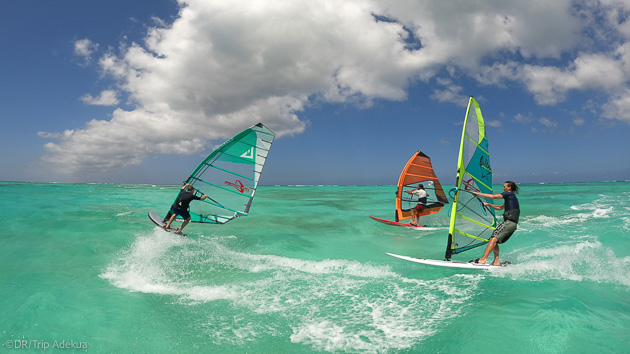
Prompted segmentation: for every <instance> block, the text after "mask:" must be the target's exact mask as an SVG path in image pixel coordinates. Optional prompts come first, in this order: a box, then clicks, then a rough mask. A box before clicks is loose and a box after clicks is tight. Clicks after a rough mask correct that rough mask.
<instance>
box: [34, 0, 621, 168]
mask: <svg viewBox="0 0 630 354" xmlns="http://www.w3.org/2000/svg"><path fill="white" fill-rule="evenodd" d="M178 3H179V5H180V12H179V14H178V17H177V18H176V19H175V20H174V22H173V23H168V24H167V23H166V22H164V21H162V20H160V19H153V20H152V23H153V24H155V25H156V26H157V27H153V28H151V29H150V30H149V31H148V33H147V35H146V37H145V41H144V43H131V44H128V43H123V44H121V46H120V48H119V52H118V53H115V52H114V51H110V52H108V53H106V54H104V55H103V56H102V57H101V58H100V59H99V61H98V63H99V67H100V69H101V70H102V71H103V73H104V74H105V75H106V76H109V77H111V78H113V79H115V80H116V81H117V82H118V87H117V91H118V92H120V93H123V94H124V95H125V97H129V101H128V102H127V103H129V104H131V105H133V107H134V108H133V109H131V110H127V111H125V110H122V109H120V108H117V109H116V110H115V111H114V112H113V113H112V116H111V119H110V120H92V121H90V122H89V123H87V125H86V126H85V127H84V128H82V129H74V130H69V131H68V132H70V133H64V134H63V135H62V137H61V138H60V139H59V141H57V142H55V143H48V144H46V149H47V151H48V152H49V155H48V156H47V159H48V160H49V161H51V162H54V163H55V164H56V165H58V166H60V167H62V168H64V169H65V170H67V171H70V172H72V171H77V170H82V169H88V170H98V169H109V168H116V167H120V166H126V165H130V164H138V163H140V162H141V161H142V159H144V158H145V157H146V156H149V155H152V154H161V153H173V152H177V153H195V152H199V151H201V150H203V149H206V148H208V147H209V146H210V145H211V144H212V141H213V140H223V139H225V138H228V137H229V136H231V135H233V134H234V133H236V132H238V131H240V130H241V129H243V128H245V127H247V126H249V125H252V124H255V123H257V122H259V121H261V122H263V123H264V124H265V125H267V126H268V127H270V128H271V129H272V130H274V131H275V132H276V133H277V135H278V137H282V136H286V135H293V134H298V133H301V132H302V131H304V129H305V127H306V123H305V122H304V121H301V120H300V119H299V116H298V114H299V113H300V112H302V111H303V110H304V109H305V108H306V107H308V105H309V104H311V103H312V101H313V100H322V101H327V102H346V101H351V102H354V103H358V104H361V105H368V106H369V104H370V102H371V101H372V100H373V99H375V98H382V99H388V100H404V99H406V98H407V96H406V89H407V87H408V85H409V84H410V83H412V82H414V81H417V80H422V81H424V82H433V79H435V76H436V75H444V74H447V75H448V76H450V77H451V78H452V79H450V80H456V79H457V78H458V77H463V76H468V77H470V78H473V79H476V80H478V82H479V83H481V84H486V85H499V86H500V85H504V84H505V83H506V82H507V81H516V82H521V83H523V84H524V85H525V87H526V88H527V89H528V90H529V91H530V92H531V93H532V94H533V95H534V97H535V98H536V100H537V102H538V103H539V104H555V103H557V102H561V101H562V100H564V99H565V98H566V97H567V95H568V94H569V93H570V92H571V91H572V90H588V89H600V90H604V91H607V92H620V90H619V89H620V88H623V87H625V86H627V84H628V77H629V76H630V65H629V64H628V63H630V49H628V46H629V45H628V44H625V41H626V40H627V38H628V33H630V30H628V28H630V25H628V23H627V22H628V21H624V16H621V15H620V14H623V13H625V12H624V11H627V10H628V9H630V8H629V7H628V5H626V4H625V3H621V2H616V1H612V0H610V1H601V2H586V3H580V4H579V5H580V8H578V7H573V6H575V2H574V1H571V0H556V1H542V0H537V1H528V2H497V1H491V0H487V1H477V2H476V3H475V5H474V6H461V3H459V2H452V1H422V2H420V1H403V0H399V1H395V0H347V1H337V0H320V1H310V0H293V1H260V0H258V1H257V0H240V1H229V0H178ZM597 10H599V11H597ZM615 11H616V12H615ZM593 13H595V14H597V13H603V14H605V16H604V19H605V20H602V18H599V17H596V16H594V15H591V14H593ZM598 26H599V27H598ZM591 33H594V34H592V35H591ZM603 33H609V34H610V33H612V34H614V35H615V36H617V39H618V41H617V45H616V46H611V47H610V48H607V47H606V48H603V49H599V50H598V49H597V48H601V47H602V46H601V45H600V46H596V45H595V44H600V43H601V42H600V41H599V37H598V36H601V35H602V34H603ZM624 36H625V37H624ZM414 38H415V39H416V40H417V43H409V41H410V40H412V39H414ZM624 38H625V40H624ZM97 48H98V45H97V44H95V43H92V42H91V41H90V40H88V39H84V40H80V41H77V42H75V53H76V54H77V55H80V56H82V57H85V58H89V57H91V55H93V53H94V52H95V50H96V49H97ZM519 58H520V59H519ZM523 58H524V59H525V61H526V62H527V64H526V65H524V64H523V63H521V62H522V59H523ZM567 58H568V60H567ZM519 60H520V62H519ZM551 63H556V64H554V65H552V64H551ZM566 63H568V64H566ZM440 82H441V86H444V88H441V89H434V94H433V96H432V97H433V98H434V99H436V100H439V101H442V102H456V103H457V104H460V105H462V104H465V103H466V102H467V95H463V94H462V93H461V92H462V91H463V90H464V89H463V87H462V85H460V84H459V83H455V82H454V81H448V80H447V81H440ZM83 99H84V101H86V102H87V103H97V102H98V103H99V104H114V103H113V102H115V100H116V96H115V95H113V91H112V92H110V93H107V94H104V93H101V95H100V96H99V97H97V98H93V97H91V96H89V95H86V96H84V98H83ZM627 101H630V99H628V98H627V96H625V95H619V94H616V93H615V95H614V97H613V99H612V100H611V102H610V103H609V104H608V105H607V106H606V116H608V117H611V118H617V119H625V120H628V121H630V117H625V115H623V114H624V112H627V111H630V110H627V109H626V110H623V109H625V108H626V106H629V105H630V103H627ZM462 102H463V103H462ZM518 119H519V118H518V117H517V120H518ZM186 126H191V127H194V129H190V130H185V133H182V131H184V130H183V129H182V127H186ZM139 130H140V131H139Z"/></svg>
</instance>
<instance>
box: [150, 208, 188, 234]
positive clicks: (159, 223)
mask: <svg viewBox="0 0 630 354" xmlns="http://www.w3.org/2000/svg"><path fill="white" fill-rule="evenodd" d="M149 219H151V221H153V222H154V223H155V225H157V226H159V227H161V228H162V229H164V231H168V232H171V233H174V234H176V235H182V236H184V237H188V235H186V234H182V233H177V229H173V228H168V229H167V228H166V224H165V223H164V221H162V218H161V217H160V216H159V215H158V214H157V213H156V212H154V211H153V210H151V211H149Z"/></svg>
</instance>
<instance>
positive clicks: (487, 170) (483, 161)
mask: <svg viewBox="0 0 630 354" xmlns="http://www.w3.org/2000/svg"><path fill="white" fill-rule="evenodd" d="M479 167H480V168H481V178H484V179H486V180H488V179H489V178H488V177H492V167H490V159H488V158H486V157H485V156H481V158H480V159H479Z"/></svg>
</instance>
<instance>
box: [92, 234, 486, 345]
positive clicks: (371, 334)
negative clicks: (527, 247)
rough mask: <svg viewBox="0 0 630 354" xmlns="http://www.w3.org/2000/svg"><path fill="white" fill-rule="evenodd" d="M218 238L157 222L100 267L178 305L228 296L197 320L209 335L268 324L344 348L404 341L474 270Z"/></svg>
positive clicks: (455, 297) (447, 306) (409, 341)
mask: <svg viewBox="0 0 630 354" xmlns="http://www.w3.org/2000/svg"><path fill="white" fill-rule="evenodd" d="M224 241H225V240H218V239H217V240H214V239H203V240H194V239H186V238H178V237H173V235H172V234H168V233H166V232H164V231H162V230H161V229H159V228H156V229H155V230H154V231H152V232H151V233H149V234H147V235H139V236H137V238H136V240H135V242H133V243H132V244H131V245H130V247H129V248H128V249H127V250H125V251H123V252H122V253H121V254H120V255H119V257H118V259H116V260H114V261H113V262H112V263H111V264H110V265H109V266H108V267H107V268H106V269H105V270H104V271H103V273H102V274H101V277H102V278H104V279H107V280H108V281H109V282H110V283H111V284H113V285H114V286H117V287H119V288H122V289H127V290H129V291H134V292H145V293H157V294H164V295H171V296H173V301H174V303H175V304H178V303H179V304H181V305H182V306H198V305H200V304H203V303H208V302H214V301H218V300H226V301H229V303H230V304H231V306H229V308H230V309H231V310H230V311H235V312H236V315H233V316H225V315H222V314H214V313H209V314H208V315H207V316H208V318H207V323H204V324H200V326H199V328H200V331H207V332H208V333H212V336H211V337H212V338H213V341H214V342H215V343H216V344H235V345H240V344H244V343H245V342H247V341H251V340H254V339H256V337H258V336H261V337H268V336H269V335H270V334H271V335H273V336H278V335H283V336H288V337H290V340H291V341H292V342H293V343H300V344H303V345H305V346H310V347H311V348H313V349H314V350H318V351H321V350H323V351H352V352H356V351H364V352H384V351H391V350H404V349H406V348H410V347H412V346H413V345H415V344H417V343H418V342H420V341H422V340H424V339H426V338H427V337H428V336H431V335H433V334H435V333H436V332H438V331H439V330H440V328H442V327H443V326H445V325H446V324H447V323H448V320H449V319H452V318H454V317H457V316H458V315H459V314H460V313H461V311H462V310H463V309H464V308H466V306H468V304H469V303H470V299H471V298H472V297H474V296H475V293H476V291H477V289H478V284H479V282H480V281H481V279H483V276H481V275H454V276H451V277H447V278H442V279H438V280H433V281H423V280H418V279H409V278H405V277H401V276H400V275H399V274H398V273H396V272H393V271H392V270H391V268H390V267H389V266H380V265H372V264H366V263H361V262H358V261H350V260H338V259H325V260H319V261H317V260H303V259H295V258H289V257H281V256H274V255H256V254H249V253H244V252H238V251H235V250H232V249H230V248H229V247H226V246H224V245H222V244H221V242H224ZM269 315H273V317H274V319H276V320H275V321H274V323H271V324H270V323H269V321H267V320H268V318H269V317H268V316H269ZM235 318H247V321H236V320H235ZM257 319H260V320H257ZM217 321H219V322H218V323H217ZM287 330H289V331H290V333H286V331H287Z"/></svg>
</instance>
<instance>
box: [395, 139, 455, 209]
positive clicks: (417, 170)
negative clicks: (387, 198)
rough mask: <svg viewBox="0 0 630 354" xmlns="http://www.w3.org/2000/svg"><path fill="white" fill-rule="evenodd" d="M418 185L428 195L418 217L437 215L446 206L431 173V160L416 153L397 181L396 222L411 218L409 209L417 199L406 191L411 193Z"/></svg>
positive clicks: (416, 202)
mask: <svg viewBox="0 0 630 354" xmlns="http://www.w3.org/2000/svg"><path fill="white" fill-rule="evenodd" d="M420 184H422V185H423V187H424V189H425V190H426V191H427V193H428V194H429V195H428V198H427V204H426V208H425V209H424V211H423V212H422V213H421V214H420V216H423V215H429V214H434V213H437V212H439V211H440V210H442V207H444V204H448V200H447V199H446V194H444V190H443V189H442V185H441V184H440V181H439V180H438V178H437V176H436V175H435V172H434V171H433V166H432V165H431V159H430V158H429V156H427V155H426V154H424V153H423V152H422V151H418V152H416V153H415V154H414V155H413V156H412V157H411V158H410V159H409V161H408V162H407V164H406V165H405V167H404V168H403V170H402V173H401V174H400V178H399V179H398V189H397V190H396V221H400V220H404V219H409V218H411V209H412V208H414V207H415V206H416V204H418V197H416V196H415V195H411V194H409V193H406V191H412V190H414V189H416V188H418V185H420Z"/></svg>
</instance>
